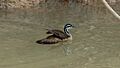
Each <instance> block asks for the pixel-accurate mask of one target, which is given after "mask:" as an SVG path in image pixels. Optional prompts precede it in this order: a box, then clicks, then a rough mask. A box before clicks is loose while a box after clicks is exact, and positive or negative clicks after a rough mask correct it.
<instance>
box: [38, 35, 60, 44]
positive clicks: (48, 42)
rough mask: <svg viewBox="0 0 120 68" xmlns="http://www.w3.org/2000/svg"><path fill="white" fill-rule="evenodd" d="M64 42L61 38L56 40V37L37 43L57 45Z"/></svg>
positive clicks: (49, 37) (52, 36)
mask: <svg viewBox="0 0 120 68" xmlns="http://www.w3.org/2000/svg"><path fill="white" fill-rule="evenodd" d="M60 41H62V40H61V39H59V38H56V37H55V36H54V35H51V36H48V37H47V38H44V39H41V40H38V41H36V43H39V44H55V43H58V42H60Z"/></svg>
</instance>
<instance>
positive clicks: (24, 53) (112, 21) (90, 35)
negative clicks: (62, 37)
mask: <svg viewBox="0 0 120 68" xmlns="http://www.w3.org/2000/svg"><path fill="white" fill-rule="evenodd" d="M90 9H92V10H90ZM93 9H94V10H93ZM13 11H14V12H13ZM119 12H120V11H119ZM66 23H72V24H74V25H75V26H76V28H75V29H72V30H71V33H72V35H73V41H72V42H71V41H70V42H64V43H59V44H56V45H41V44H37V43H35V41H36V40H39V39H42V38H44V37H46V36H47V35H46V34H45V32H46V30H45V28H50V29H51V28H57V29H62V28H63V25H64V24H66ZM65 48H67V50H65ZM119 67H120V21H119V20H117V19H116V18H115V17H114V16H112V15H111V14H110V13H109V11H107V10H105V9H104V10H100V11H98V10H95V8H82V9H78V8H55V9H51V8H50V9H42V10H36V9H34V10H23V11H21V10H11V11H8V12H7V13H6V12H4V11H3V10H1V12H0V68H119Z"/></svg>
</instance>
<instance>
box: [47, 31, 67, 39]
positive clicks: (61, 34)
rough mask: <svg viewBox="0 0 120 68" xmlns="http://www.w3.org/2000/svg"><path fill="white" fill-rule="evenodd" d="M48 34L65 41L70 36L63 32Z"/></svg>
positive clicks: (50, 32)
mask: <svg viewBox="0 0 120 68" xmlns="http://www.w3.org/2000/svg"><path fill="white" fill-rule="evenodd" d="M47 34H53V35H54V36H56V37H58V38H60V39H65V38H68V37H69V36H68V35H66V34H65V33H64V32H63V31H61V30H48V32H47Z"/></svg>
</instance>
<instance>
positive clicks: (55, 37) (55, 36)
mask: <svg viewBox="0 0 120 68" xmlns="http://www.w3.org/2000/svg"><path fill="white" fill-rule="evenodd" d="M71 27H73V26H72V25H71V24H66V25H65V26H64V31H62V30H57V29H54V30H48V31H47V32H46V34H52V35H50V36H48V37H46V38H44V39H41V40H38V41H37V43H39V44H55V43H58V42H62V41H67V40H72V35H71V34H70V33H69V31H68V29H70V28H71Z"/></svg>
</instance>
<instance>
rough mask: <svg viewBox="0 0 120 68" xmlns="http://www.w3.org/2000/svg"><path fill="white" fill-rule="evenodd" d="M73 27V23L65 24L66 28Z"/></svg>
mask: <svg viewBox="0 0 120 68" xmlns="http://www.w3.org/2000/svg"><path fill="white" fill-rule="evenodd" d="M73 27H74V26H73V25H72V24H65V26H64V29H72V28H73Z"/></svg>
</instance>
